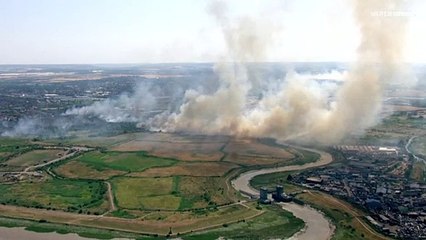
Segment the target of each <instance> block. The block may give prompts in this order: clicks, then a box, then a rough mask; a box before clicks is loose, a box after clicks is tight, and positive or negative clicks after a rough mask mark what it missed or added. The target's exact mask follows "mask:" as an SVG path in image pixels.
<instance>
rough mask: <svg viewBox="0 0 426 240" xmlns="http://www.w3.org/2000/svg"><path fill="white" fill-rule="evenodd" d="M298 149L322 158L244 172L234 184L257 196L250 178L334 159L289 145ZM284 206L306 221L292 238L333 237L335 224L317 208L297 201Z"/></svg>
mask: <svg viewBox="0 0 426 240" xmlns="http://www.w3.org/2000/svg"><path fill="white" fill-rule="evenodd" d="M289 147H293V148H296V149H301V150H306V151H311V152H315V153H318V154H320V156H321V157H320V159H319V160H318V161H316V162H311V163H306V164H303V165H290V166H284V167H277V168H266V169H260V170H253V171H248V172H245V173H242V174H241V175H240V176H238V177H237V178H236V179H234V180H233V181H232V186H233V187H234V188H235V189H236V190H238V191H240V192H241V193H243V194H244V195H247V196H250V195H252V196H257V195H259V192H258V191H257V190H256V189H254V188H252V187H251V186H250V180H251V179H253V178H254V177H255V176H258V175H263V174H268V173H275V172H286V171H296V170H304V169H308V168H313V167H319V166H323V165H326V164H329V163H331V162H332V161H333V159H332V157H331V155H330V154H329V153H326V152H323V151H320V150H316V149H310V148H303V147H295V146H289ZM282 206H283V208H284V209H285V210H287V211H289V212H291V213H293V214H294V215H295V216H296V217H298V218H300V219H302V220H303V221H304V222H305V228H304V229H303V230H302V231H300V232H298V233H296V234H295V235H294V236H293V237H292V238H291V239H297V240H311V239H317V240H328V239H330V238H331V236H332V234H333V231H334V226H333V225H332V224H331V223H330V222H329V221H328V220H327V219H326V218H325V217H324V215H323V214H321V213H320V212H318V211H316V210H315V209H313V208H311V207H309V206H300V205H297V204H295V203H286V204H283V205H282Z"/></svg>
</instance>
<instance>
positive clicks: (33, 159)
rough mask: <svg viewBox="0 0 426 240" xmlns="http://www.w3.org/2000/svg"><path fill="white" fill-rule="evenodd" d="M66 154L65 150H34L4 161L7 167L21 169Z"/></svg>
mask: <svg viewBox="0 0 426 240" xmlns="http://www.w3.org/2000/svg"><path fill="white" fill-rule="evenodd" d="M63 154H65V151H64V150H34V151H30V152H26V153H24V154H21V155H18V156H16V157H14V158H11V159H10V160H8V161H6V162H4V163H3V164H4V165H5V168H6V169H9V170H14V171H20V170H23V169H24V168H25V167H28V166H32V165H37V164H40V163H43V162H48V161H50V160H53V159H55V158H58V157H60V156H62V155H63Z"/></svg>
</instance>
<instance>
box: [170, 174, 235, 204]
mask: <svg viewBox="0 0 426 240" xmlns="http://www.w3.org/2000/svg"><path fill="white" fill-rule="evenodd" d="M176 194H177V195H178V196H181V197H182V202H181V204H180V206H179V209H190V208H204V207H209V206H215V205H222V204H226V203H230V202H232V200H231V199H229V198H228V195H227V192H226V183H225V180H224V179H223V178H221V177H187V176H182V177H180V178H179V187H178V188H177V192H176Z"/></svg>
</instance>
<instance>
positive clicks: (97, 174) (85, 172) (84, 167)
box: [54, 161, 127, 180]
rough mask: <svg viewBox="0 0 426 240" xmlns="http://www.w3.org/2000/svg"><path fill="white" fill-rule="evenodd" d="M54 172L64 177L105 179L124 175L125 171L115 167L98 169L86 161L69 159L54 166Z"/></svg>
mask: <svg viewBox="0 0 426 240" xmlns="http://www.w3.org/2000/svg"><path fill="white" fill-rule="evenodd" d="M54 172H55V173H56V174H58V175H60V176H62V177H66V178H73V179H75V178H78V179H101V180H106V179H109V178H111V177H113V176H117V175H124V174H126V173H127V172H125V171H120V170H115V169H103V170H98V169H96V168H94V167H93V166H91V165H89V164H87V163H83V162H79V161H69V162H67V163H65V164H63V165H60V166H59V167H57V168H55V169H54Z"/></svg>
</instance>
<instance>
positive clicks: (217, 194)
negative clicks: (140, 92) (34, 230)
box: [0, 132, 316, 239]
mask: <svg viewBox="0 0 426 240" xmlns="http://www.w3.org/2000/svg"><path fill="white" fill-rule="evenodd" d="M55 141H56V140H49V141H47V142H41V141H37V145H33V143H25V144H28V145H25V144H22V145H21V146H22V147H21V149H22V150H23V149H24V146H27V147H25V149H28V150H25V151H23V152H22V154H21V152H19V153H18V155H16V156H14V157H13V158H10V159H8V160H7V162H6V163H10V162H12V163H15V165H16V166H19V167H20V169H23V168H25V167H27V166H33V165H34V164H37V163H42V162H46V161H48V160H49V159H55V158H58V156H60V155H61V154H62V155H63V154H64V152H63V151H62V150H60V149H55V150H52V149H49V150H47V148H52V147H53V148H54V147H57V146H64V144H67V147H70V145H69V144H71V143H72V144H76V145H79V146H81V145H87V146H91V147H92V148H87V149H86V150H85V151H82V152H79V153H78V154H76V155H75V156H72V157H70V158H66V159H64V160H61V161H59V162H55V163H53V164H51V165H48V166H46V167H43V168H41V169H37V170H38V171H39V173H38V174H39V175H41V176H40V177H39V178H23V179H22V180H19V179H17V180H14V181H16V182H10V183H9V184H1V185H0V193H4V194H2V196H1V197H0V202H1V203H3V204H5V205H4V206H3V207H2V214H1V215H3V216H5V217H10V216H17V217H22V218H27V219H45V220H48V221H51V222H55V223H66V224H68V223H72V224H73V225H78V226H82V227H96V228H101V229H111V230H116V231H127V232H133V233H135V234H160V235H166V234H167V233H168V232H169V230H170V229H169V228H170V227H172V229H173V233H174V234H176V233H178V232H179V233H191V231H200V230H204V232H203V233H202V234H201V235H200V236H198V237H201V236H203V238H204V236H206V237H207V239H210V238H209V237H208V236H213V235H215V234H216V233H215V232H214V231H213V230H212V231H213V232H211V231H210V230H208V231H207V230H206V228H207V229H210V228H212V227H213V228H218V227H220V229H221V230H222V228H224V227H223V226H224V224H225V225H228V224H229V228H228V227H226V230H229V231H227V236H228V235H229V236H235V234H240V231H241V229H243V228H244V227H246V226H247V225H250V226H253V227H254V228H253V229H254V232H252V233H250V234H254V235H255V236H261V235H262V234H266V235H265V236H267V235H268V234H270V233H269V232H267V231H266V228H265V227H266V225H262V224H261V222H262V221H265V220H267V219H270V221H271V224H272V223H274V224H273V225H274V226H275V227H276V228H274V229H275V230H274V231H273V233H274V234H279V233H282V231H285V232H287V234H288V236H290V235H291V234H292V233H294V232H295V231H297V230H298V229H300V228H301V227H302V226H303V223H300V222H298V221H300V220H297V219H295V218H294V216H292V215H291V214H289V213H288V212H285V211H279V212H277V213H272V212H271V211H274V210H273V209H270V208H265V209H262V210H259V209H257V208H256V207H257V205H256V204H255V203H253V202H247V203H239V202H238V201H239V200H241V198H240V195H239V194H238V192H236V191H235V190H234V189H233V188H232V187H231V186H230V184H229V181H230V179H231V178H232V176H235V174H238V172H240V171H245V170H250V169H251V168H258V167H260V166H270V165H287V164H303V163H304V162H311V161H315V160H316V157H315V154H313V153H309V152H304V153H301V152H298V151H295V150H292V149H291V148H288V147H284V146H280V145H274V144H270V142H265V141H263V140H259V139H249V138H247V139H240V140H235V139H232V138H229V137H223V136H216V137H206V136H191V135H180V134H167V133H145V132H143V133H134V134H133V133H132V134H124V135H118V136H112V137H105V138H104V141H102V138H100V137H94V138H90V137H78V138H75V139H64V141H63V142H55ZM56 144H60V145H56ZM34 146H37V147H38V149H37V148H36V149H33V148H34ZM63 148H65V147H63ZM4 149H5V151H4V152H6V150H8V151H9V150H10V151H11V152H12V150H14V149H13V145H10V146H8V147H7V148H4ZM312 154H313V155H312ZM9 161H10V162H9ZM109 186H111V187H109ZM45 210H50V211H45ZM52 210H54V211H52ZM12 212H13V214H12ZM15 212H18V214H16V213H15ZM279 219H281V220H280V221H281V223H280V224H278V222H280V221H278V220H279ZM246 221H248V222H246ZM275 223H276V225H275ZM279 226H281V227H282V226H287V227H288V229H287V230H282V231H281V230H278V228H279ZM43 227H44V228H48V227H46V226H43ZM231 230H232V231H231ZM265 231H266V232H265ZM271 233H272V232H271ZM205 234H207V235H205ZM212 234H213V235H212ZM274 236H275V235H274ZM285 236H287V235H285ZM188 237H190V238H191V239H192V238H194V237H195V236H188Z"/></svg>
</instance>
